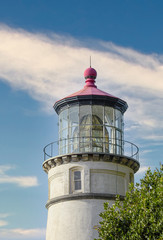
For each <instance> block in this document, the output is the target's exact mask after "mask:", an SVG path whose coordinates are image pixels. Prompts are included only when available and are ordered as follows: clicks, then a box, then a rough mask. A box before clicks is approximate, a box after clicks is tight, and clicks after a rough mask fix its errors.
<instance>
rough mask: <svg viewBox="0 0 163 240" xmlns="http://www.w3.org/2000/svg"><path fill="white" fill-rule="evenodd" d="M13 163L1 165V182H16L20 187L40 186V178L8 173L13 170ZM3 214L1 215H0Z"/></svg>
mask: <svg viewBox="0 0 163 240" xmlns="http://www.w3.org/2000/svg"><path fill="white" fill-rule="evenodd" d="M12 169H13V166H11V165H0V184H3V183H10V184H16V185H17V186H19V187H24V188H25V187H34V186H38V180H37V177H35V176H26V177H24V176H11V175H8V174H6V172H7V171H9V170H12ZM0 216H1V215H0Z"/></svg>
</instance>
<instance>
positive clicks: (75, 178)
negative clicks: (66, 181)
mask: <svg viewBox="0 0 163 240" xmlns="http://www.w3.org/2000/svg"><path fill="white" fill-rule="evenodd" d="M80 179H81V172H80V171H75V172H74V180H80Z"/></svg>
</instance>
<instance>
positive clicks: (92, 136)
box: [54, 67, 128, 155]
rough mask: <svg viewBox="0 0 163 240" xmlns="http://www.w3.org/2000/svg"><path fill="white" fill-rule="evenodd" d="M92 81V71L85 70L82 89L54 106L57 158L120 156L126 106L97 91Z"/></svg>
mask: <svg viewBox="0 0 163 240" xmlns="http://www.w3.org/2000/svg"><path fill="white" fill-rule="evenodd" d="M96 77H97V72H96V70H95V69H93V68H91V67H90V68H87V69H86V70H85V72H84V78H85V83H86V84H85V86H84V88H83V89H82V90H80V91H78V92H76V93H74V94H71V95H69V96H67V97H65V98H63V99H61V100H59V101H57V102H56V103H55V104H54V109H55V111H56V112H57V114H58V115H59V144H58V145H59V155H64V154H71V153H82V152H88V153H90V152H92V153H94V152H96V153H112V154H120V155H122V154H123V151H124V137H123V136H124V134H123V127H124V122H123V114H124V112H125V111H126V109H127V107H128V106H127V103H126V102H125V101H123V100H121V99H120V98H117V97H115V96H112V95H110V94H108V93H106V92H104V91H101V90H99V89H98V88H97V86H96V85H95V79H96Z"/></svg>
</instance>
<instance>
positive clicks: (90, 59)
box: [90, 56, 91, 68]
mask: <svg viewBox="0 0 163 240" xmlns="http://www.w3.org/2000/svg"><path fill="white" fill-rule="evenodd" d="M90 68H91V56H90Z"/></svg>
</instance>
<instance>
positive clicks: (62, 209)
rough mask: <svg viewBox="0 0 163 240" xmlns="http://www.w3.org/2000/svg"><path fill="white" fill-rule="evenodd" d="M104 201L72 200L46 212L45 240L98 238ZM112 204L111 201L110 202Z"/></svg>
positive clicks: (89, 239) (91, 239) (86, 239)
mask: <svg viewBox="0 0 163 240" xmlns="http://www.w3.org/2000/svg"><path fill="white" fill-rule="evenodd" d="M104 202H105V201H104V200H72V201H67V202H62V203H58V204H56V205H53V206H51V207H50V208H49V210H48V222H47V233H46V239H47V240H93V239H94V238H96V237H98V232H97V230H95V229H93V227H94V226H96V225H99V220H100V217H99V213H100V212H102V211H103V203H104ZM110 203H111V204H112V203H113V201H110Z"/></svg>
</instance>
